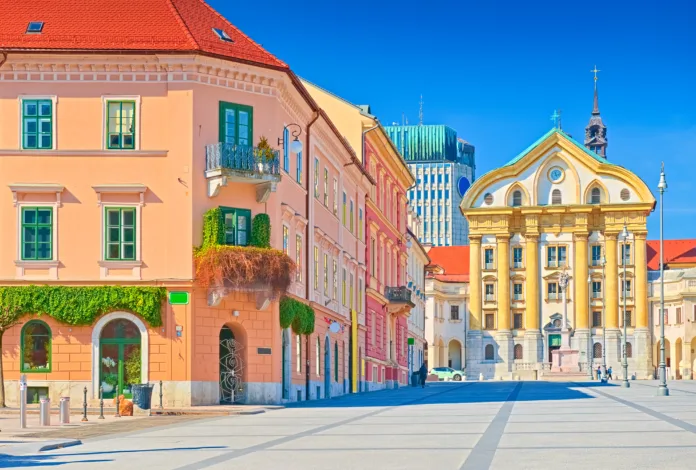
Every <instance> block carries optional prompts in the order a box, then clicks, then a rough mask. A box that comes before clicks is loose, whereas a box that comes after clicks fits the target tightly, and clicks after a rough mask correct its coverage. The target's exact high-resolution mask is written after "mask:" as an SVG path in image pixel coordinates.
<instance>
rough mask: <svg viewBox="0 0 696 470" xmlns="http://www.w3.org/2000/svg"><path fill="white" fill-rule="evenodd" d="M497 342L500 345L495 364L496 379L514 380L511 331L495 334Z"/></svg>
mask: <svg viewBox="0 0 696 470" xmlns="http://www.w3.org/2000/svg"><path fill="white" fill-rule="evenodd" d="M495 342H496V343H498V351H497V352H498V357H496V363H495V378H496V379H505V380H511V379H512V357H513V356H512V353H513V345H512V332H510V330H502V331H498V332H497V333H496V334H495Z"/></svg>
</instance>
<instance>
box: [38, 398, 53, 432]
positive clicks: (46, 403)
mask: <svg viewBox="0 0 696 470" xmlns="http://www.w3.org/2000/svg"><path fill="white" fill-rule="evenodd" d="M39 424H40V425H41V426H50V425H51V400H50V399H49V398H42V399H41V405H40V409H39Z"/></svg>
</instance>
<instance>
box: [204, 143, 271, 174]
mask: <svg viewBox="0 0 696 470" xmlns="http://www.w3.org/2000/svg"><path fill="white" fill-rule="evenodd" d="M205 169H206V171H219V170H232V171H238V172H243V173H249V174H250V176H251V175H253V176H254V177H260V176H280V152H279V151H278V150H271V149H260V148H258V147H247V146H244V145H235V144H225V143H217V144H210V145H206V147H205Z"/></svg>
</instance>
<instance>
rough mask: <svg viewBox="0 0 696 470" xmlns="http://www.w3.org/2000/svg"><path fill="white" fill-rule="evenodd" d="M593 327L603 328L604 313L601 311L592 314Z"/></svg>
mask: <svg viewBox="0 0 696 470" xmlns="http://www.w3.org/2000/svg"><path fill="white" fill-rule="evenodd" d="M592 326H593V327H595V328H596V327H600V326H602V311H601V310H595V311H593V312H592Z"/></svg>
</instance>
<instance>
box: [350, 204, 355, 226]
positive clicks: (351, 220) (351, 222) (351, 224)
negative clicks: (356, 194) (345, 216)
mask: <svg viewBox="0 0 696 470" xmlns="http://www.w3.org/2000/svg"><path fill="white" fill-rule="evenodd" d="M350 233H355V232H354V226H353V200H352V199H351V200H350Z"/></svg>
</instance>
